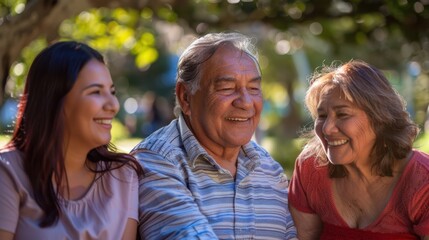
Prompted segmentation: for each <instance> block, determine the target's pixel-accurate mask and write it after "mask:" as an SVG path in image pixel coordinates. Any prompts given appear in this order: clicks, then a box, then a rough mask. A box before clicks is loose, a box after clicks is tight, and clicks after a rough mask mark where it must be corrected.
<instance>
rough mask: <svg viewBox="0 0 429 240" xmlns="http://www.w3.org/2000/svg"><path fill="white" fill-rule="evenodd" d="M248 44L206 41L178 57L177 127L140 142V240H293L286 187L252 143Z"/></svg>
mask: <svg viewBox="0 0 429 240" xmlns="http://www.w3.org/2000/svg"><path fill="white" fill-rule="evenodd" d="M253 51H254V46H253V45H252V43H251V41H250V39H249V38H247V37H245V36H243V35H241V34H238V33H217V34H208V35H206V36H204V37H201V38H199V39H197V40H196V41H194V42H193V43H192V44H191V45H190V46H189V47H188V48H187V49H186V50H185V52H184V53H183V54H182V56H181V58H180V60H179V65H178V72H177V83H176V108H175V114H176V116H177V119H175V120H173V121H172V122H171V123H170V124H169V125H168V126H166V127H163V128H161V129H159V130H158V131H156V132H155V133H153V134H152V135H150V136H149V137H147V138H146V139H145V140H144V141H142V142H141V143H140V144H138V145H137V146H136V147H135V148H134V149H133V151H132V154H133V155H134V156H135V157H136V158H137V159H138V160H139V161H140V163H141V165H142V166H143V169H144V172H145V177H144V178H143V179H141V180H140V184H139V192H140V194H139V196H140V199H139V201H140V207H139V210H140V211H139V220H140V225H139V233H140V236H141V238H142V239H291V238H294V237H295V236H296V230H295V227H294V224H293V221H292V218H291V216H290V213H289V211H288V206H287V186H288V181H287V178H286V176H285V175H284V172H283V169H282V167H281V166H280V165H279V164H278V163H277V162H276V161H274V160H273V159H272V158H271V156H270V155H269V154H268V153H267V152H266V151H265V150H264V149H262V148H261V147H260V146H258V145H257V144H256V143H255V142H253V141H251V138H252V135H253V134H254V132H255V130H256V127H257V125H258V122H259V119H260V115H261V111H262V105H263V99H262V91H261V72H260V69H259V64H258V61H257V57H256V53H255V52H253Z"/></svg>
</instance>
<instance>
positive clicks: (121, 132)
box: [111, 118, 130, 142]
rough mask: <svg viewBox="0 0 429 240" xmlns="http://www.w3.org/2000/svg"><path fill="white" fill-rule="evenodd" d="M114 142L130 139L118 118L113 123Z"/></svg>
mask: <svg viewBox="0 0 429 240" xmlns="http://www.w3.org/2000/svg"><path fill="white" fill-rule="evenodd" d="M111 134H112V140H111V141H112V142H116V141H120V140H123V139H127V138H129V137H130V134H129V133H128V130H127V128H126V127H125V126H124V125H123V124H122V123H121V122H120V121H119V120H118V119H116V118H114V119H113V122H112V131H111Z"/></svg>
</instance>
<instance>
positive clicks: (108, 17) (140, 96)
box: [0, 0, 429, 172]
mask: <svg viewBox="0 0 429 240" xmlns="http://www.w3.org/2000/svg"><path fill="white" fill-rule="evenodd" d="M222 31H236V32H241V33H243V34H246V35H248V36H250V37H252V38H253V39H254V41H255V43H256V45H257V46H258V48H259V57H260V64H261V68H262V74H263V92H264V97H265V104H264V112H263V115H262V119H261V122H260V125H259V129H258V131H257V133H256V134H255V140H257V141H258V142H259V143H260V144H262V145H263V146H264V147H265V148H267V150H268V151H269V152H270V153H271V154H272V155H273V157H274V158H275V159H276V160H277V161H279V162H280V163H281V164H282V165H283V166H284V167H285V169H286V171H288V172H290V171H291V170H292V168H293V164H294V161H295V158H296V156H297V155H298V153H299V152H300V150H301V147H302V140H300V138H299V136H300V133H301V132H302V130H304V129H305V128H309V127H311V126H312V121H311V119H310V117H309V114H308V113H307V111H306V109H305V108H304V105H303V97H304V94H305V89H306V87H307V80H308V78H309V77H310V75H311V74H312V73H313V72H314V71H315V70H316V69H317V68H318V67H320V66H322V65H330V64H331V63H332V62H333V61H335V62H346V61H349V60H350V59H361V60H364V61H367V62H369V63H370V64H373V65H375V66H376V67H378V68H380V69H381V70H383V72H384V73H385V74H386V75H387V76H388V78H389V80H390V81H391V83H392V84H393V86H394V87H395V88H396V90H397V91H398V92H399V93H400V94H401V95H402V96H403V97H404V98H405V99H406V101H407V103H408V105H407V109H408V111H409V113H410V115H411V116H412V118H413V119H414V121H415V122H416V123H417V124H418V125H419V126H420V127H421V129H422V132H421V134H420V135H419V136H418V139H417V141H416V143H415V147H416V148H418V149H420V150H423V151H425V152H429V107H428V105H429V0H419V1H411V0H384V1H383V0H352V1H343V0H317V1H316V0H314V1H313V0H228V1H226V0H194V1H190V0H157V1H155V0H152V1H151V0H73V1H69V0H27V1H25V0H0V78H1V79H0V81H1V85H0V145H3V144H5V143H6V142H7V140H8V139H9V137H10V134H11V132H12V131H13V126H14V118H15V114H16V103H17V100H18V98H19V96H20V94H21V93H22V91H23V87H24V83H25V77H26V74H27V71H28V69H29V66H30V64H31V62H32V60H33V59H34V57H35V55H36V54H37V53H39V52H40V51H41V50H42V49H43V48H45V47H46V46H47V45H48V44H49V43H51V42H53V41H58V40H69V39H73V40H77V41H82V42H85V43H87V44H89V45H90V46H92V47H94V48H96V49H97V50H99V51H101V52H102V53H103V54H104V56H105V57H106V59H107V62H108V64H109V68H110V71H111V74H112V77H113V80H114V82H115V85H116V89H117V96H118V98H119V101H120V104H121V111H120V113H119V114H118V116H117V118H116V119H115V122H114V127H113V142H114V143H115V144H116V145H117V146H118V148H119V149H120V150H121V151H126V152H127V151H129V150H130V149H131V148H132V147H133V146H134V145H135V144H137V143H138V142H139V141H141V140H142V139H144V138H145V137H146V136H147V135H149V134H150V133H152V132H153V131H155V130H156V129H158V128H159V127H161V126H164V125H166V124H167V123H169V122H170V121H171V120H172V119H173V118H174V116H173V113H172V112H173V110H172V109H173V104H174V84H175V75H176V73H175V71H176V64H177V61H178V58H179V56H180V54H181V52H182V51H183V50H184V49H185V48H186V47H187V46H188V45H189V44H190V42H191V41H192V40H194V39H195V38H196V37H198V36H201V35H204V34H206V33H209V32H222ZM41 114H43V113H41Z"/></svg>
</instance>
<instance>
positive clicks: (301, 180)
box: [288, 158, 315, 213]
mask: <svg viewBox="0 0 429 240" xmlns="http://www.w3.org/2000/svg"><path fill="white" fill-rule="evenodd" d="M306 161H313V159H312V158H310V159H297V160H296V161H295V169H294V172H293V175H292V179H291V182H290V185H289V199H288V200H289V204H291V205H292V206H293V207H294V208H296V209H297V210H299V211H301V212H305V213H315V212H314V211H313V209H311V207H310V205H309V201H308V200H309V199H308V197H307V191H308V189H306V188H305V186H308V179H309V178H308V177H309V176H308V174H309V169H308V167H310V166H312V165H311V164H306Z"/></svg>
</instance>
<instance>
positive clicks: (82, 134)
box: [64, 60, 119, 151]
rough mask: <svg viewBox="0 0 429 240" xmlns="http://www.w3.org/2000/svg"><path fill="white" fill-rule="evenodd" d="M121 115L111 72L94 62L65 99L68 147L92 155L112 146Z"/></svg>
mask: <svg viewBox="0 0 429 240" xmlns="http://www.w3.org/2000/svg"><path fill="white" fill-rule="evenodd" d="M118 111H119V103H118V99H117V98H116V96H115V87H114V85H113V82H112V78H111V76H110V72H109V70H108V69H107V67H106V66H105V65H104V64H103V63H101V62H99V61H97V60H90V61H89V62H88V63H87V64H86V65H85V66H84V67H83V68H82V70H81V72H80V73H79V75H78V78H77V80H76V82H75V84H74V85H73V87H72V89H71V90H70V92H69V93H68V94H67V95H66V97H65V102H64V113H65V138H66V139H65V143H66V144H67V146H68V147H79V148H81V149H86V150H88V151H89V150H90V149H93V148H95V147H98V146H101V145H105V144H108V143H109V142H110V139H111V134H110V130H111V128H112V120H113V118H114V117H115V115H116V114H117V113H118Z"/></svg>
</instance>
